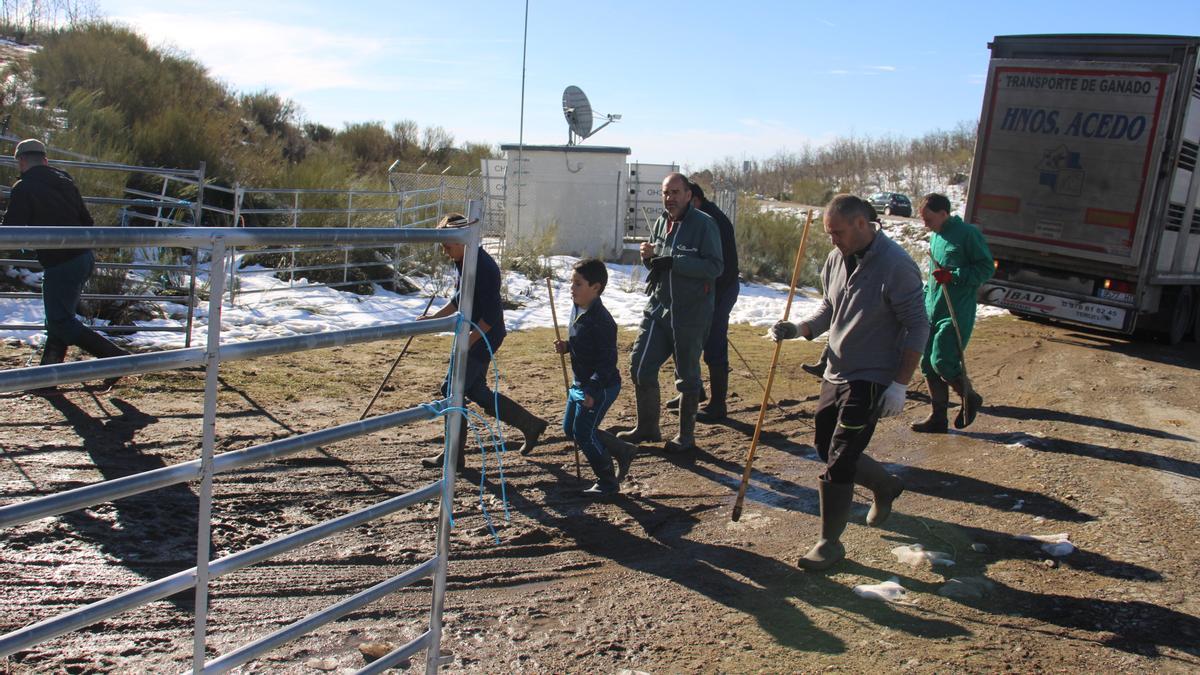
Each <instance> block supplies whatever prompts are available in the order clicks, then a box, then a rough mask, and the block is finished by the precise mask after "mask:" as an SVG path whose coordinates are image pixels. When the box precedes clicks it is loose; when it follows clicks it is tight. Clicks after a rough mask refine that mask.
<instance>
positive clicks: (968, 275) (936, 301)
mask: <svg viewBox="0 0 1200 675" xmlns="http://www.w3.org/2000/svg"><path fill="white" fill-rule="evenodd" d="M921 220H923V221H925V227H927V228H929V230H930V232H931V233H930V235H929V254H930V256H931V257H932V259H933V262H932V263H931V265H930V267H931V269H930V270H929V279H928V281H927V282H926V284H925V313H926V314H927V315H928V316H929V340H928V341H927V342H926V343H925V354H924V355H923V356H922V357H921V373H922V374H924V375H925V382H926V383H927V384H928V385H929V398H930V402H931V404H932V406H933V410H932V411H930V413H929V417H927V418H926V419H925V420H924V421H921V422H915V423H913V424H912V425H911V426H912V430H913V431H919V432H922V433H933V434H944V433H946V430H947V428H948V426H949V423H948V421H947V418H946V409H947V408H948V407H949V404H950V389H954V391H955V393H957V394H958V395H959V397H965V398H964V405H963V406H962V408H960V409H959V411H958V416H957V417H956V418H955V420H954V426H955V428H957V429H962V428H964V427H966V426H968V425H970V424H971V422H973V421H975V414H976V413H977V412H978V411H979V406H980V405H982V404H983V397H982V396H980V395H979V394H978V392H976V391H975V390H974V389H973V388H970V387H969V385H968V383H967V381H966V377H965V376H964V375H963V355H962V352H961V350H960V349H959V334H961V336H962V347H964V348H965V347H966V346H967V340H969V339H970V338H971V330H972V329H973V328H974V327H975V304H976V303H975V296H976V294H977V293H978V292H979V287H980V286H981V285H983V282H985V281H987V280H988V279H990V278H991V277H992V274H993V272H995V263H994V261H993V259H992V252H991V250H990V249H988V245H987V242H986V241H984V240H983V234H982V233H981V232H980V231H979V228H977V227H975V226H974V225H971V224H969V223H965V222H963V219H962V218H959V217H958V216H952V215H950V200H949V199H947V198H946V196H945V195H940V194H937V193H936V192H935V193H931V194H929V195H926V197H925V199H924V200H922V203H921ZM946 294H948V295H949V297H950V303H951V304H953V305H954V318H955V319H957V320H958V332H955V329H954V320H953V319H952V318H951V316H950V310H949V309H948V308H947V307H946V298H945V296H946Z"/></svg>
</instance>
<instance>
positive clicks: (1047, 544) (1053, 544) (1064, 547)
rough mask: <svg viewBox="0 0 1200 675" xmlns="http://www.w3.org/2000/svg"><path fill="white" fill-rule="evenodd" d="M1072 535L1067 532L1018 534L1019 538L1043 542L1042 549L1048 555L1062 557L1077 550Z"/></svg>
mask: <svg viewBox="0 0 1200 675" xmlns="http://www.w3.org/2000/svg"><path fill="white" fill-rule="evenodd" d="M1070 536H1071V535H1070V534H1068V533H1066V532H1060V533H1058V534H1019V535H1017V539H1020V540H1022V541H1038V542H1041V543H1042V550H1043V551H1045V552H1046V555H1050V556H1054V557H1055V558H1061V557H1063V556H1066V555H1070V554H1072V553H1074V552H1075V544H1072V543H1071V542H1070Z"/></svg>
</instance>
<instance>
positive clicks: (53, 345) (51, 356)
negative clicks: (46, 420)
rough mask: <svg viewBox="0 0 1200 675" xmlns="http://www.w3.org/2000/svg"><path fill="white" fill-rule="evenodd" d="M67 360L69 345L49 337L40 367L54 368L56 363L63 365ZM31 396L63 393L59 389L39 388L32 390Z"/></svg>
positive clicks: (50, 387)
mask: <svg viewBox="0 0 1200 675" xmlns="http://www.w3.org/2000/svg"><path fill="white" fill-rule="evenodd" d="M66 358H67V343H65V342H63V341H62V340H59V339H58V338H52V337H47V338H46V344H45V345H44V346H43V347H42V361H41V363H40V364H39V365H43V366H52V365H54V364H56V363H62V362H63V361H64V360H66ZM29 393H30V394H33V395H34V396H60V395H62V392H61V391H59V389H58V387H55V386H49V387H38V388H37V389H30V390H29Z"/></svg>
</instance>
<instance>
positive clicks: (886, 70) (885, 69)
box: [867, 66, 896, 73]
mask: <svg viewBox="0 0 1200 675" xmlns="http://www.w3.org/2000/svg"><path fill="white" fill-rule="evenodd" d="M867 69H869V70H878V71H880V72H882V73H893V72H895V71H896V66H867Z"/></svg>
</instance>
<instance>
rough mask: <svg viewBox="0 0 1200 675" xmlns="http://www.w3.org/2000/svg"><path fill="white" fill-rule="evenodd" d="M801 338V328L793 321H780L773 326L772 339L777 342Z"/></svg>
mask: <svg viewBox="0 0 1200 675" xmlns="http://www.w3.org/2000/svg"><path fill="white" fill-rule="evenodd" d="M797 337H800V328H799V327H798V326H796V324H794V323H792V322H791V321H779V322H777V323H776V324H775V325H774V326H771V339H772V340H774V341H776V342H783V341H784V340H791V339H793V338H797Z"/></svg>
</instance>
